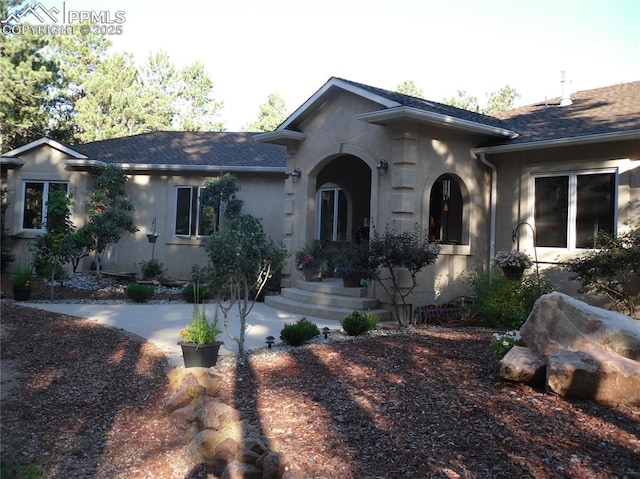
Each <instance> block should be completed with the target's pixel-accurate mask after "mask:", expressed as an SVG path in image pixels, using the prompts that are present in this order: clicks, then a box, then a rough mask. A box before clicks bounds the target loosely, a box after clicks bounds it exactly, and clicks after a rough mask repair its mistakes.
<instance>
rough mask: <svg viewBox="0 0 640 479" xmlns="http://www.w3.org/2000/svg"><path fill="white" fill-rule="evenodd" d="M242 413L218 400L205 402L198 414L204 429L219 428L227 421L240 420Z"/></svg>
mask: <svg viewBox="0 0 640 479" xmlns="http://www.w3.org/2000/svg"><path fill="white" fill-rule="evenodd" d="M241 419H242V415H241V414H240V412H239V411H238V410H237V409H234V408H232V407H231V406H228V405H227V404H225V403H223V402H221V401H218V400H213V401H207V402H206V403H204V404H203V405H202V406H201V408H200V412H199V414H198V421H199V423H200V427H201V428H202V429H214V430H217V429H219V428H220V426H221V425H222V424H224V423H225V422H234V421H240V420H241Z"/></svg>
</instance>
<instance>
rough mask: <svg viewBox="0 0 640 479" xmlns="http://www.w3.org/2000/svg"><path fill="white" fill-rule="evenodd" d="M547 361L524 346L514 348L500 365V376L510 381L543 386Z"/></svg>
mask: <svg viewBox="0 0 640 479" xmlns="http://www.w3.org/2000/svg"><path fill="white" fill-rule="evenodd" d="M546 366H547V360H546V359H545V358H544V357H543V356H540V355H539V354H536V353H534V352H533V351H531V349H529V348H525V347H524V346H514V347H513V348H511V349H510V350H509V352H507V354H505V356H504V358H502V359H501V360H500V362H499V363H498V375H499V376H500V377H501V378H503V379H506V380H508V381H518V382H524V383H531V384H534V385H543V384H544V377H545V369H546Z"/></svg>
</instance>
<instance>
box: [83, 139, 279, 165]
mask: <svg viewBox="0 0 640 479" xmlns="http://www.w3.org/2000/svg"><path fill="white" fill-rule="evenodd" d="M254 136H255V133H246V132H242V133H236V132H192V131H156V132H152V133H143V134H140V135H133V136H126V137H121V138H113V139H110V140H102V141H94V142H91V143H84V144H81V145H74V146H73V147H72V148H73V149H74V150H76V151H78V152H80V153H82V154H84V155H86V156H87V157H88V158H90V159H91V160H96V161H102V162H104V163H114V164H118V165H120V166H123V167H128V168H134V169H136V168H137V169H140V168H148V169H199V168H202V169H211V168H218V169H221V170H227V171H239V170H256V171H270V170H271V171H284V167H285V164H286V161H287V153H286V150H285V148H283V147H281V146H279V145H271V144H267V143H260V142H257V141H255V140H254V138H253V137H254Z"/></svg>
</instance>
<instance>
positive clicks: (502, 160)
mask: <svg viewBox="0 0 640 479" xmlns="http://www.w3.org/2000/svg"><path fill="white" fill-rule="evenodd" d="M256 138H257V139H258V140H259V141H263V142H268V143H273V144H278V145H284V146H286V147H287V152H288V154H289V160H288V163H287V171H288V172H290V175H289V177H288V179H287V181H286V185H285V196H286V198H285V202H284V206H285V207H284V213H285V215H284V223H283V232H284V238H283V241H284V243H285V245H286V246H287V248H288V249H289V250H290V251H296V250H298V249H300V248H302V247H303V246H304V245H305V244H307V243H309V242H310V241H311V240H313V239H322V240H327V241H352V240H354V238H356V235H357V234H358V231H362V230H361V229H362V228H369V229H378V230H382V229H383V228H384V227H385V226H386V225H390V226H391V227H393V228H395V229H396V230H405V229H408V228H412V227H413V225H414V224H417V225H418V226H419V227H420V228H421V230H423V231H428V233H427V234H429V237H430V239H431V240H432V241H435V242H438V243H439V244H440V246H441V252H440V255H439V257H438V259H437V261H436V263H435V264H434V265H432V266H430V267H429V268H427V269H426V270H425V271H424V272H423V273H422V275H421V277H420V282H419V287H418V288H417V289H416V291H415V293H414V294H413V298H412V301H413V303H414V304H427V303H431V302H433V301H439V300H441V301H444V300H447V299H450V298H452V297H455V296H458V295H461V294H464V293H465V292H468V286H469V285H468V281H467V279H468V273H469V272H470V271H472V270H473V269H475V268H479V267H486V266H487V265H489V264H490V261H491V259H492V258H493V256H494V254H495V252H496V251H497V250H509V249H511V248H518V249H520V250H521V251H525V252H527V253H528V254H530V255H531V257H535V258H537V260H538V262H539V266H540V268H541V269H542V270H546V272H547V273H548V275H549V276H550V277H551V278H552V279H553V280H554V286H555V287H556V288H558V289H560V290H565V291H567V292H571V293H575V290H576V286H577V285H575V284H571V283H570V282H568V281H567V274H566V272H565V271H564V270H563V268H562V266H563V264H564V263H565V262H566V261H568V260H570V259H572V258H575V257H576V256H577V255H578V254H579V253H580V252H583V251H585V250H586V249H589V248H592V247H593V244H594V243H593V241H594V238H595V236H596V234H597V233H598V232H599V231H606V232H610V233H615V232H623V231H637V230H638V229H640V82H633V83H626V84H620V85H615V86H611V87H607V88H599V89H596V90H590V91H584V92H577V93H574V94H573V95H571V96H570V97H569V96H565V97H563V98H561V99H558V100H553V101H548V102H545V103H541V104H536V105H531V106H528V107H524V108H519V109H516V110H513V111H509V112H506V113H504V114H502V115H500V116H499V117H495V118H494V117H490V116H486V115H482V114H479V113H474V112H471V111H467V110H461V109H458V108H455V107H451V106H447V105H443V104H440V103H436V102H432V101H428V100H423V99H420V98H414V97H410V96H406V95H402V94H399V93H395V92H391V91H387V90H383V89H380V88H374V87H372V86H369V85H364V84H360V83H356V82H352V81H348V80H344V79H340V78H330V79H329V80H328V81H327V82H326V83H325V84H324V85H323V86H322V87H321V88H320V89H319V90H318V91H317V92H315V93H314V94H313V95H312V96H311V97H310V98H309V99H308V100H307V101H306V102H305V103H304V104H303V105H301V106H300V107H299V108H298V109H297V110H296V111H295V112H294V113H293V114H292V115H291V116H290V117H289V118H288V119H287V120H286V121H285V122H284V123H282V124H281V125H280V126H279V127H278V128H277V129H276V130H275V131H273V132H269V133H263V134H260V135H258V136H257V137H256ZM534 236H535V238H536V239H535V244H534ZM287 274H288V277H289V278H291V279H294V278H298V276H299V272H298V271H296V269H295V265H294V264H292V263H291V262H290V263H289V264H288V270H287ZM292 283H293V282H292V281H290V282H289V284H292ZM373 294H374V295H375V296H376V297H378V298H379V299H383V298H384V294H383V293H382V292H381V291H374V293H373Z"/></svg>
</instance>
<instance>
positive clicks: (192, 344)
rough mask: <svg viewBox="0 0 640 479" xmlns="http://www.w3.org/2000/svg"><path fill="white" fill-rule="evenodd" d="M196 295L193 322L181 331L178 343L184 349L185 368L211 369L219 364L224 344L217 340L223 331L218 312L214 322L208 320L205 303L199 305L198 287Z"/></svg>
mask: <svg viewBox="0 0 640 479" xmlns="http://www.w3.org/2000/svg"><path fill="white" fill-rule="evenodd" d="M194 295H195V296H196V300H195V301H194V303H193V314H192V317H191V322H190V323H189V324H188V325H187V327H186V328H184V329H183V330H182V331H180V339H181V341H178V344H179V345H180V347H181V348H182V357H183V359H184V367H185V368H193V367H204V368H210V367H212V366H215V365H216V363H217V362H218V352H219V350H220V346H222V344H224V343H223V342H222V341H218V340H217V339H218V334H220V333H221V332H222V330H221V329H220V327H219V323H218V312H217V311H216V314H215V316H214V319H213V321H209V319H207V315H206V312H205V305H204V302H202V303H201V304H199V301H198V300H199V298H198V288H197V287H196V288H195V293H194Z"/></svg>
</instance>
